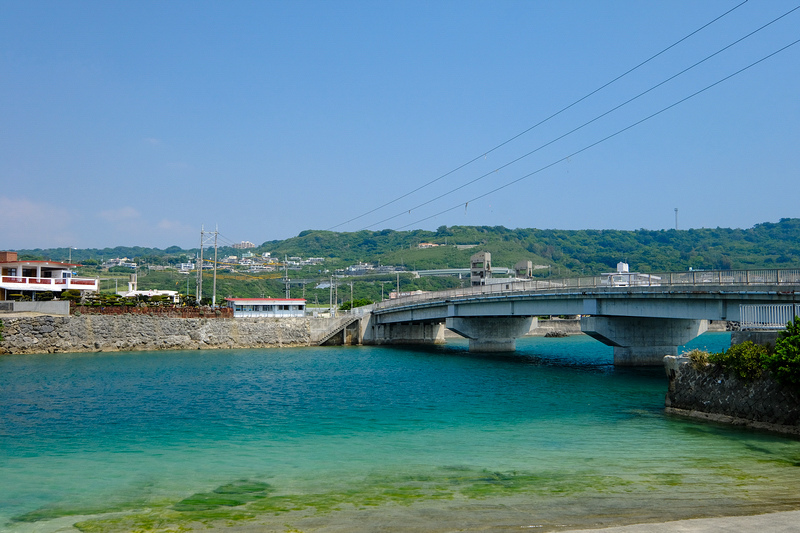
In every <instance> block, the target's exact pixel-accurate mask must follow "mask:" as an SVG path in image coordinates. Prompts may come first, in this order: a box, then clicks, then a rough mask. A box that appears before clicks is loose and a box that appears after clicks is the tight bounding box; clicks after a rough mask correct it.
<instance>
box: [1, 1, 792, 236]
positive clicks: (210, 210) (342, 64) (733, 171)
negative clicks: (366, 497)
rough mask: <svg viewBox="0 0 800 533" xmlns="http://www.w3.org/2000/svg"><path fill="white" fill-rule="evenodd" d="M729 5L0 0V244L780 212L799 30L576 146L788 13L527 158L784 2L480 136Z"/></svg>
mask: <svg viewBox="0 0 800 533" xmlns="http://www.w3.org/2000/svg"><path fill="white" fill-rule="evenodd" d="M740 3H741V0H733V1H718V0H705V1H703V2H687V1H666V0H665V1H653V2H641V1H613V0H612V1H603V2H600V1H591V2H590V1H555V0H553V1H550V2H546V1H497V2H495V1H491V2H490V1H486V2H475V1H458V2H450V1H436V2H422V1H413V0H408V1H402V2H400V1H397V2H390V1H374V2H367V1H358V2H351V1H336V2H334V1H324V2H323V1H320V2H316V1H294V2H288V1H287V2H277V1H275V2H268V1H258V2H246V1H234V2H223V1H186V2H181V1H172V2H148V1H137V2H105V1H103V2H88V1H54V2H42V1H39V2H37V1H9V0H0V183H2V188H1V189H0V249H17V248H46V247H56V246H75V247H81V248H85V247H106V246H112V247H113V246H118V245H124V246H155V247H160V248H165V247H167V246H171V245H178V246H181V247H193V246H196V245H197V243H198V242H199V232H200V227H201V225H205V228H206V229H207V230H208V229H213V227H214V226H215V225H218V227H219V231H220V234H221V235H222V236H223V237H224V241H225V242H238V241H240V240H249V241H253V242H255V243H257V244H260V243H262V242H265V241H268V240H273V239H283V238H287V237H291V236H294V235H296V234H298V233H299V232H300V231H302V230H305V229H330V228H334V229H335V230H337V231H356V230H360V229H365V228H369V229H374V230H381V229H386V228H389V229H411V228H425V229H435V228H437V227H438V226H441V225H490V226H494V225H503V226H506V227H510V228H515V227H533V228H560V229H581V228H593V229H610V228H614V229H638V228H647V229H663V228H671V227H674V226H675V212H674V209H675V208H678V209H679V212H678V223H679V227H680V228H682V229H686V228H699V227H717V226H721V227H740V228H747V227H751V226H752V225H754V224H757V223H760V222H768V221H771V222H776V221H777V220H779V219H780V218H783V217H798V216H800V202H798V200H799V199H800V193H798V185H797V183H798V178H800V172H798V171H799V170H800V150H798V140H800V98H798V95H800V44H798V45H794V46H792V47H790V48H788V49H786V50H784V51H782V52H780V53H778V54H776V55H774V56H773V57H771V58H769V59H766V60H765V61H763V62H761V63H759V64H757V65H756V66H753V67H752V68H750V69H748V70H746V71H745V72H742V73H741V74H738V75H736V76H734V77H732V78H730V79H728V80H727V81H724V82H722V83H720V84H719V85H717V86H715V87H713V88H711V89H709V90H707V91H705V92H703V93H701V94H699V95H697V96H695V97H693V98H691V99H689V100H687V101H686V102H684V103H682V104H680V105H677V106H675V107H673V108H672V109H669V110H667V111H665V112H663V113H661V114H659V115H657V116H655V117H653V118H651V119H649V120H646V121H645V122H643V123H641V124H639V125H637V126H635V127H633V128H630V129H628V130H627V131H624V132H622V133H620V134H619V135H616V136H613V137H611V138H609V139H608V140H605V141H603V142H601V143H599V144H597V145H595V146H593V147H591V148H588V149H586V150H583V149H584V148H586V147H588V146H590V145H592V144H594V143H596V142H597V141H599V140H601V139H604V138H606V137H608V136H609V135H612V134H614V133H616V132H618V131H620V130H622V129H624V128H626V127H628V126H630V125H632V124H634V123H636V122H637V121H640V120H642V119H643V118H645V117H647V116H649V115H651V114H653V113H655V112H657V111H659V110H661V109H663V108H665V107H667V106H669V105H672V104H673V103H675V102H677V101H679V100H681V99H683V98H685V97H687V96H689V95H691V94H693V93H695V92H696V91H699V90H701V89H703V88H705V87H707V86H708V85H710V84H712V83H715V82H717V81H719V80H721V79H723V78H725V77H726V76H729V75H731V74H733V73H734V72H736V71H738V70H739V69H741V68H743V67H746V66H748V65H750V64H751V63H753V62H755V61H758V60H760V59H762V58H764V57H765V56H767V55H769V54H771V53H773V52H775V51H776V50H779V49H780V48H782V47H784V46H786V45H788V44H790V43H792V42H794V41H796V40H797V39H799V38H800V31H798V28H800V10H798V11H795V12H793V13H791V14H789V15H787V16H786V17H784V18H783V19H781V20H779V21H777V22H775V23H774V24H772V25H771V26H769V27H767V28H765V29H763V30H761V31H760V32H758V33H756V34H755V35H753V36H751V37H749V38H747V39H745V40H744V41H742V42H740V43H739V44H737V45H735V46H733V47H731V48H730V49H728V50H726V51H724V52H722V53H720V54H719V55H717V56H715V57H713V58H712V59H709V60H708V61H706V62H705V63H703V64H701V65H699V66H697V67H695V68H694V69H692V70H690V71H688V72H687V73H685V74H683V75H681V76H678V77H677V78H675V79H674V80H672V81H670V82H668V83H665V84H664V85H662V86H660V87H658V88H656V89H654V90H652V91H650V92H649V93H647V94H645V95H644V96H642V97H641V98H638V99H636V100H634V101H633V102H631V103H629V104H627V105H625V106H623V107H622V108H620V109H618V110H617V111H614V112H613V113H610V114H608V115H607V116H604V117H602V118H600V119H598V120H596V121H595V122H593V123H591V124H589V125H588V126H586V127H584V128H582V129H580V130H578V131H576V132H575V133H572V134H570V135H568V136H566V137H564V138H563V139H560V140H558V141H556V142H552V143H551V144H549V145H548V146H546V147H544V148H541V149H538V148H540V147H542V146H543V145H546V144H547V143H550V142H551V141H553V140H555V139H556V138H558V137H560V136H562V135H564V134H565V133H566V132H569V131H571V130H573V129H575V128H577V127H578V126H581V125H582V124H584V123H586V122H588V121H590V120H592V119H594V118H595V117H597V116H599V115H601V114H603V113H605V112H607V111H608V110H610V109H612V108H614V107H615V106H618V105H619V104H621V103H623V102H625V101H626V100H628V99H630V98H632V97H634V96H636V95H638V94H639V93H641V92H643V91H645V90H647V89H650V88H652V87H653V86H655V85H656V84H659V83H661V82H662V81H664V80H665V79H667V78H669V77H670V76H673V75H675V74H676V73H678V72H680V71H681V70H683V69H685V68H686V67H688V66H690V65H692V64H694V63H696V62H697V61H700V60H701V59H703V58H705V57H707V56H708V55H710V54H712V53H714V52H716V51H718V50H719V49H721V48H723V47H725V46H727V45H729V44H730V43H732V42H734V41H736V40H737V39H740V38H741V37H743V36H745V35H746V34H748V33H750V32H752V31H753V30H755V29H757V28H759V27H760V26H762V25H764V24H766V23H767V22H769V21H771V20H773V19H775V18H776V17H778V16H780V15H782V14H784V13H786V12H787V11H789V10H791V9H793V8H794V7H796V5H800V1H798V0H795V2H785V1H779V0H774V1H766V2H765V1H755V0H750V1H748V2H746V3H744V4H743V5H742V6H740V7H738V8H737V9H735V10H734V11H732V12H731V13H729V14H728V15H726V16H724V17H723V18H721V19H720V20H718V21H717V22H715V23H713V24H712V25H710V26H708V27H707V28H705V29H703V30H702V31H700V32H698V33H697V34H695V35H694V36H692V37H690V38H688V39H686V40H685V41H684V42H681V43H680V44H678V45H677V46H675V47H674V48H672V49H670V50H668V51H667V52H665V53H664V54H662V55H660V56H658V57H657V58H655V59H653V60H652V61H650V62H649V63H647V64H645V65H644V66H642V67H641V68H639V69H637V70H635V71H634V72H632V73H630V74H628V75H626V76H624V77H623V78H621V79H620V80H618V81H616V82H615V83H613V84H611V85H609V86H608V87H606V88H604V89H603V90H601V91H599V92H597V93H596V94H594V95H592V96H590V97H589V98H587V99H585V100H583V101H581V102H580V103H578V104H576V105H574V106H573V107H571V108H569V109H568V110H567V111H565V112H563V113H561V114H559V115H558V116H556V117H555V118H553V119H551V120H549V121H547V122H545V123H544V124H542V125H540V126H538V127H536V128H534V129H532V130H531V131H529V132H527V133H525V134H524V135H521V136H520V137H518V138H517V139H515V140H514V141H512V142H509V143H508V144H506V145H504V146H503V147H501V148H499V149H497V150H494V151H490V150H491V149H492V148H494V147H496V146H498V145H499V144H501V143H503V142H504V141H506V140H508V139H510V138H512V137H513V136H515V135H517V134H519V133H520V132H522V131H524V130H526V129H528V128H530V127H531V126H533V125H535V124H537V123H538V122H540V121H542V120H543V119H545V118H547V117H548V116H550V115H552V114H553V113H555V112H557V111H559V110H560V109H562V108H564V107H566V106H568V105H570V104H572V103H574V102H576V101H577V100H579V99H580V98H582V97H584V96H586V95H587V94H589V93H591V92H592V91H594V90H595V89H597V88H599V87H601V86H603V85H604V84H606V83H607V82H609V81H611V80H612V79H614V78H616V77H617V76H619V75H620V74H623V73H624V72H626V71H627V70H629V69H631V68H632V67H634V66H636V65H638V64H639V63H641V62H642V61H645V60H646V59H648V58H650V57H651V56H653V55H654V54H656V53H658V52H659V51H661V50H663V49H664V48H666V47H668V46H669V45H671V44H673V43H675V42H676V41H678V40H680V39H682V38H683V37H685V36H687V35H688V34H690V33H691V32H693V31H695V30H697V29H698V28H700V27H701V26H703V25H704V24H706V23H708V22H710V21H711V20H713V19H715V18H716V17H718V16H720V15H722V14H723V13H725V12H726V11H728V10H730V9H732V8H734V7H735V6H737V5H738V4H740ZM537 149H538V150H537ZM534 150H536V151H535V152H534V153H533V154H531V155H529V156H527V157H524V158H522V159H521V160H520V161H518V162H516V163H514V164H511V165H508V166H505V167H504V168H502V169H499V168H500V167H501V166H503V165H506V164H507V163H509V162H510V161H512V160H514V159H516V158H519V157H520V156H522V155H524V154H527V153H529V152H531V151H534ZM581 150H583V151H581ZM576 152H580V153H577V154H576V155H573V156H571V157H569V158H567V156H569V155H570V154H575V153H576ZM483 154H486V155H485V157H480V156H481V155H483ZM476 157H477V158H478V159H477V160H476V161H475V162H473V163H471V164H469V165H467V166H465V167H464V168H462V169H460V170H458V171H457V172H453V173H452V174H449V175H447V176H445V177H443V178H441V179H439V180H438V181H435V182H434V183H432V184H430V185H428V186H426V187H423V188H422V189H420V190H418V191H417V192H415V193H413V194H409V195H408V196H406V197H404V198H401V199H399V200H398V201H396V202H393V203H390V204H389V205H387V206H385V207H382V208H380V209H377V210H376V211H375V212H373V213H371V214H369V215H366V216H363V217H360V218H356V217H359V216H360V215H362V214H364V213H365V212H368V211H370V210H372V209H374V208H376V207H379V206H381V205H383V204H386V203H389V202H392V201H393V200H396V199H398V198H399V197H401V196H403V195H405V194H407V193H409V192H410V191H413V190H414V189H417V188H419V187H421V186H423V185H425V184H426V183H429V182H431V181H432V180H435V179H436V178H439V177H440V176H443V175H444V174H446V173H448V172H449V171H451V170H453V169H455V168H457V167H459V166H461V165H463V164H464V163H466V162H468V161H471V160H473V159H474V158H476ZM565 158H567V159H565ZM498 169H499V170H498ZM542 169H543V170H542ZM495 170H496V172H495ZM529 174H530V176H528V177H527V178H524V179H520V178H523V177H524V176H526V175H529ZM484 175H486V177H482V178H481V176H484ZM478 178H480V179H478ZM473 180H477V181H474V183H472V184H469V185H466V184H467V183H468V182H471V181H473ZM515 180H519V181H517V182H516V183H513V184H511V185H508V186H507V187H505V188H503V189H501V190H499V191H497V192H494V193H492V194H488V195H486V196H484V197H483V198H479V197H480V196H482V195H484V194H486V193H487V192H489V191H491V190H493V189H495V188H497V187H499V186H502V185H506V184H509V183H511V182H513V181H515ZM458 187H461V188H460V189H457V188H458ZM448 193H449V194H448ZM441 195H444V196H443V197H441V198H439V199H436V200H434V201H431V202H430V203H428V204H427V205H421V204H423V203H425V202H427V201H430V200H432V199H434V198H437V197H439V196H441ZM354 218H355V220H351V219H354ZM348 221H349V222H348Z"/></svg>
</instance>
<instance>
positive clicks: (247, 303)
mask: <svg viewBox="0 0 800 533" xmlns="http://www.w3.org/2000/svg"><path fill="white" fill-rule="evenodd" d="M225 301H227V302H228V307H231V308H232V309H233V316H234V318H243V317H267V318H286V317H303V316H305V314H306V301H305V300H304V299H302V298H225Z"/></svg>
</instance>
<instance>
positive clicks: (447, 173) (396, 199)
mask: <svg viewBox="0 0 800 533" xmlns="http://www.w3.org/2000/svg"><path fill="white" fill-rule="evenodd" d="M746 3H747V0H745V1H744V2H742V3H740V4H737V5H735V6H734V7H732V8H731V9H729V10H727V11H726V12H725V13H723V14H721V15H719V16H718V17H715V18H714V19H713V20H711V21H709V22H707V23H706V24H703V25H702V26H700V27H699V28H697V29H696V30H694V31H693V32H691V33H690V34H688V35H686V36H684V37H682V38H681V39H678V40H677V41H675V42H674V43H672V44H671V45H669V46H667V47H666V48H664V49H663V50H661V51H660V52H657V53H655V54H653V55H652V56H650V57H648V58H647V59H645V60H644V61H642V62H641V63H639V64H638V65H636V66H634V67H632V68H629V69H628V70H626V71H625V72H623V73H622V74H620V75H619V76H617V77H616V78H613V79H612V80H611V81H608V82H606V83H604V84H603V85H601V86H600V87H598V88H597V89H595V90H593V91H591V92H589V93H588V94H585V95H583V96H582V97H580V98H578V99H577V100H575V101H574V102H572V103H571V104H568V105H566V106H565V107H562V108H561V109H559V110H558V111H556V112H555V113H553V114H551V115H549V116H547V117H545V118H543V119H542V120H540V121H539V122H537V123H536V124H534V125H533V126H530V127H529V128H526V129H524V130H523V131H521V132H519V133H517V134H516V135H514V136H513V137H511V138H510V139H506V140H505V141H503V142H501V143H500V144H498V145H497V146H495V147H493V148H490V149H489V150H486V151H485V152H483V153H481V154H480V155H478V156H476V157H473V158H472V159H470V160H469V161H467V162H466V163H463V164H461V165H459V166H457V167H456V168H454V169H453V170H450V171H449V172H445V173H444V174H442V175H441V176H439V177H438V178H435V179H432V180H431V181H429V182H427V183H423V184H422V185H420V186H419V187H417V188H415V189H413V190H411V191H409V192H407V193H405V194H403V195H401V196H398V197H397V198H395V199H393V200H390V201H388V202H386V203H385V204H382V205H380V206H378V207H376V208H373V209H370V210H369V211H367V212H365V213H362V214H361V215H358V216H357V217H353V218H351V219H349V220H346V221H344V222H341V223H339V224H336V225H335V226H331V227H330V228H328V229H329V230H332V229H336V228H338V227H340V226H343V225H345V224H349V223H350V222H354V221H356V220H359V219H361V218H363V217H365V216H367V215H370V214H372V213H374V212H376V211H378V210H380V209H382V208H384V207H388V206H389V205H391V204H393V203H395V202H398V201H400V200H402V199H403V198H406V197H408V196H411V195H412V194H414V193H416V192H418V191H421V190H422V189H424V188H425V187H428V186H429V185H433V184H434V183H436V182H437V181H439V180H442V179H444V178H446V177H447V176H449V175H450V174H453V173H455V172H458V171H459V170H461V169H462V168H465V167H467V166H469V165H470V164H472V163H474V162H475V161H478V160H479V159H481V158H482V157H484V158H485V157H486V156H487V155H489V154H491V153H492V152H494V151H496V150H498V149H500V148H502V147H503V146H505V145H507V144H509V143H510V142H513V141H515V140H517V139H518V138H520V137H522V136H523V135H525V134H526V133H528V132H530V131H532V130H534V129H536V128H537V127H539V126H541V125H542V124H544V123H546V122H547V121H549V120H550V119H553V118H555V117H557V116H558V115H560V114H561V113H563V112H565V111H568V110H569V109H570V108H572V107H574V106H576V105H578V104H579V103H581V102H583V101H584V100H586V99H587V98H589V97H591V96H593V95H594V94H596V93H599V92H600V91H602V90H603V89H605V88H606V87H608V86H609V85H611V84H613V83H614V82H617V81H619V80H621V79H622V78H624V77H625V76H627V75H628V74H631V73H632V72H634V71H635V70H637V69H638V68H639V67H642V66H644V65H646V64H647V63H649V62H650V61H652V60H654V59H655V58H657V57H658V56H660V55H661V54H664V53H666V52H667V51H669V50H671V49H672V48H674V47H676V46H678V45H679V44H680V43H682V42H683V41H685V40H686V39H688V38H689V37H691V36H692V35H694V34H696V33H698V32H700V31H702V30H704V29H705V28H707V27H708V26H710V25H711V24H713V23H715V22H716V21H718V20H719V19H721V18H722V17H724V16H725V15H728V14H730V13H732V12H733V11H735V10H736V9H739V8H740V7H742V6H743V5H744V4H746ZM531 153H533V152H528V154H525V156H527V155H529V154H531ZM525 156H522V157H525ZM520 159H521V158H520ZM518 160H519V159H516V160H514V161H512V162H511V163H515V162H516V161H518ZM493 172H494V171H493ZM485 176H488V174H484V175H483V176H481V177H485ZM479 179H480V178H479ZM416 207H419V206H416ZM416 207H414V208H412V209H416ZM393 218H394V217H390V218H387V219H383V220H380V221H378V222H376V224H382V223H383V222H387V221H389V220H391V219H393ZM362 229H366V228H362Z"/></svg>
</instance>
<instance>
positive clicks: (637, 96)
mask: <svg viewBox="0 0 800 533" xmlns="http://www.w3.org/2000/svg"><path fill="white" fill-rule="evenodd" d="M798 9H800V6H797V7H795V8H793V9H790V10H789V11H787V12H786V13H784V14H782V15H780V16H778V17H777V18H774V19H772V20H771V21H769V22H767V23H766V24H764V25H762V26H760V27H759V28H756V29H755V30H753V31H751V32H750V33H748V34H747V35H744V36H743V37H740V38H739V39H736V40H735V41H733V42H732V43H730V44H728V45H726V46H724V47H722V48H720V49H719V50H717V51H716V52H714V53H712V54H710V55H708V56H706V57H705V58H703V59H701V60H700V61H697V62H695V63H694V64H692V65H690V66H688V67H686V68H684V69H683V70H681V71H680V72H678V73H676V74H673V75H672V76H670V77H668V78H666V79H665V80H663V81H661V82H659V83H657V84H656V85H653V86H652V87H650V88H649V89H646V90H644V91H642V92H640V93H639V94H637V95H636V96H634V97H632V98H629V99H628V100H626V101H624V102H622V103H621V104H618V105H617V106H615V107H612V108H611V109H609V110H608V111H605V112H604V113H601V114H599V115H597V116H596V117H594V118H593V119H591V120H588V121H586V122H584V123H583V124H581V125H580V126H578V127H576V128H573V129H571V130H570V131H568V132H566V133H564V134H562V135H559V136H558V137H556V138H555V139H552V140H550V141H548V142H546V143H544V144H542V145H540V146H539V147H537V148H534V149H533V150H531V151H530V152H527V153H526V154H523V155H521V156H519V157H517V158H516V159H513V160H512V161H509V162H508V163H506V164H504V165H501V166H499V167H497V168H496V169H494V170H491V171H489V172H487V173H485V174H482V175H480V176H478V177H477V178H474V179H472V180H470V181H468V182H466V183H463V184H461V185H459V186H458V187H455V188H453V189H450V190H449V191H447V192H444V193H442V194H440V195H439V196H436V197H434V198H430V199H428V200H426V201H424V202H422V203H421V204H417V205H415V206H413V207H411V208H409V209H404V210H403V211H402V212H400V213H397V214H396V215H392V216H390V217H387V218H384V219H383V220H379V221H377V222H374V223H372V224H370V225H369V226H366V227H363V228H361V229H362V230H364V229H368V228H370V227H373V226H375V225H377V224H383V223H384V222H388V221H389V220H394V219H395V218H398V217H400V216H403V215H404V214H406V213H411V211H413V210H415V209H419V208H420V207H424V206H426V205H428V204H431V203H433V202H435V201H437V200H440V199H442V198H444V197H445V196H449V195H451V194H453V193H454V192H456V191H459V190H461V189H463V188H465V187H468V186H470V185H472V184H473V183H476V182H478V181H480V180H482V179H483V178H486V177H488V176H491V175H492V174H495V173H497V172H499V171H500V170H503V169H504V168H507V167H509V166H511V165H513V164H514V163H517V162H519V161H521V160H523V159H525V158H526V157H528V156H530V155H533V154H535V153H536V152H538V151H539V150H542V149H544V148H546V147H548V146H550V145H551V144H554V143H556V142H558V141H560V140H561V139H564V138H565V137H568V136H569V135H572V134H573V133H575V132H577V131H579V130H581V129H583V128H585V127H586V126H588V125H590V124H592V123H594V122H597V121H598V120H600V119H601V118H603V117H605V116H607V115H609V114H611V113H613V112H614V111H617V110H618V109H620V108H622V107H624V106H626V105H628V104H630V103H631V102H633V101H635V100H638V99H639V98H641V97H642V96H644V95H646V94H648V93H650V92H652V91H654V90H655V89H657V88H659V87H661V86H662V85H664V84H666V83H669V82H670V81H672V80H674V79H675V78H677V77H678V76H681V75H683V74H685V73H687V72H689V71H690V70H692V69H693V68H695V67H697V66H699V65H701V64H703V63H705V62H706V61H708V60H709V59H711V58H713V57H715V56H717V55H719V54H721V53H722V52H724V51H725V50H728V49H729V48H731V47H733V46H735V45H737V44H739V43H740V42H742V41H744V40H745V39H747V38H749V37H752V36H753V35H755V34H756V33H758V32H760V31H761V30H763V29H765V28H767V27H768V26H771V25H772V24H774V23H776V22H778V21H779V20H781V19H782V18H784V17H786V16H788V15H790V14H791V13H793V12H795V11H797V10H798Z"/></svg>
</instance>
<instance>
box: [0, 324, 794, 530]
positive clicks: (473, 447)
mask: <svg viewBox="0 0 800 533" xmlns="http://www.w3.org/2000/svg"><path fill="white" fill-rule="evenodd" d="M729 343H730V335H729V334H721V333H717V334H712V333H707V334H705V335H703V336H701V337H699V338H698V339H696V340H695V341H693V343H692V344H691V345H690V346H689V347H695V346H697V347H708V348H709V349H712V350H718V349H721V348H723V347H725V346H727V345H728V344H729ZM517 346H518V349H517V353H516V354H514V355H513V356H478V355H472V354H469V353H468V352H467V345H466V343H465V342H458V341H457V342H453V343H448V345H447V346H445V347H440V348H430V349H405V348H403V349H401V348H387V347H330V348H316V347H312V348H296V349H295V348H293V349H279V350H278V349H273V350H232V351H191V352H190V351H185V352H124V353H106V354H58V355H37V356H6V357H2V358H0V530H3V531H56V530H59V528H63V527H67V526H71V525H72V524H77V527H78V529H80V530H82V531H185V530H188V529H191V528H193V527H197V528H200V529H203V528H205V527H206V526H207V525H213V526H215V527H231V528H233V529H234V530H235V529H237V528H239V529H246V528H247V527H255V526H258V527H264V528H265V529H269V530H275V531H374V530H375V529H384V530H387V531H391V530H402V531H409V530H419V531H452V530H455V529H459V530H481V529H489V530H492V531H505V530H508V531H512V530H514V531H516V530H519V529H520V528H527V527H534V526H535V527H536V528H537V530H540V531H558V530H564V529H569V528H573V527H587V526H600V525H611V524H624V523H631V522H642V521H653V520H666V519H674V518H685V517H695V516H715V515H721V514H737V513H755V512H763V511H769V510H786V509H798V508H800V468H798V466H800V442H798V441H797V440H792V439H788V438H783V437H780V436H775V435H771V434H767V433H760V432H755V431H746V430H739V429H733V428H728V427H724V426H718V425H713V424H704V423H698V422H693V421H687V420H684V419H681V418H677V417H669V416H666V415H665V414H664V413H663V407H664V395H665V393H666V388H667V381H666V378H665V376H664V371H663V369H659V368H640V369H622V368H614V367H613V366H612V365H611V358H612V357H611V349H610V348H608V347H606V346H604V345H602V344H600V343H598V342H596V341H594V340H592V339H590V338H588V337H584V336H576V337H569V338H562V339H545V338H527V339H522V340H519V341H518V345H517ZM255 530H258V529H255ZM73 531H74V529H73Z"/></svg>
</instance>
